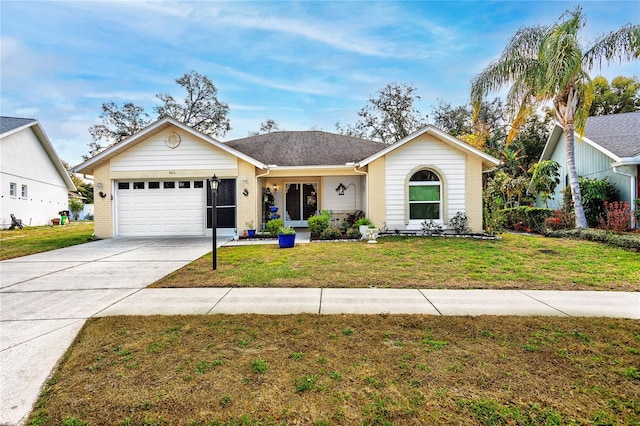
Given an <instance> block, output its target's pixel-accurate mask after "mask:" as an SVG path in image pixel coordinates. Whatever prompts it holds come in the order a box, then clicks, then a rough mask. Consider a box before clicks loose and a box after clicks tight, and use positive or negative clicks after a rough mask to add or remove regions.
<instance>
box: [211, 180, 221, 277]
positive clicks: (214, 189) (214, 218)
mask: <svg viewBox="0 0 640 426" xmlns="http://www.w3.org/2000/svg"><path fill="white" fill-rule="evenodd" d="M218 185H220V179H218V177H217V176H216V175H215V174H214V175H213V177H212V178H211V179H209V186H210V187H211V241H212V244H213V250H212V256H211V257H212V260H211V268H212V269H213V270H214V271H215V270H216V269H217V268H218V259H217V257H218V256H217V253H216V248H217V247H216V228H217V226H218V224H217V222H218V215H217V212H216V209H217V207H218V206H217V204H218Z"/></svg>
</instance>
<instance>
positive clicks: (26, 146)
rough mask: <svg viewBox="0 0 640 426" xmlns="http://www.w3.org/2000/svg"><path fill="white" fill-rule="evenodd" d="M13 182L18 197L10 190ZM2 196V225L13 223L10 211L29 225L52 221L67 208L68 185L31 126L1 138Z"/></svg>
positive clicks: (3, 226) (0, 213)
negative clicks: (13, 195)
mask: <svg viewBox="0 0 640 426" xmlns="http://www.w3.org/2000/svg"><path fill="white" fill-rule="evenodd" d="M11 182H14V183H15V184H16V187H17V194H16V196H15V197H12V196H11V195H10V193H9V188H10V184H11ZM23 185H26V187H27V196H26V197H22V193H21V190H22V186H23ZM0 197H1V198H0V199H1V201H2V202H1V203H0V218H1V219H0V220H1V224H0V226H1V227H2V228H6V227H8V226H9V225H10V224H11V217H10V214H11V213H13V214H14V215H15V216H16V217H17V218H19V219H22V221H23V222H24V223H25V224H26V225H31V226H38V225H47V224H51V219H53V218H55V217H59V216H58V212H59V211H60V210H66V209H67V206H68V201H67V200H68V189H67V185H66V184H65V182H64V180H63V179H62V177H61V176H60V174H59V173H58V170H57V169H56V168H55V166H54V165H53V164H52V162H51V159H50V158H49V156H48V154H47V152H46V151H45V149H44V148H43V147H42V144H41V143H40V141H39V140H38V138H37V137H36V135H35V133H34V132H33V130H32V129H31V128H26V129H24V130H22V131H20V132H17V133H14V134H11V135H8V136H6V137H3V138H2V140H1V141H0Z"/></svg>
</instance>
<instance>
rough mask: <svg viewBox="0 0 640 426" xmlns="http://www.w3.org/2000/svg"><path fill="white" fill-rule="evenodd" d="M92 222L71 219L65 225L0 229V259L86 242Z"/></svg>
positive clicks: (90, 233) (90, 232)
mask: <svg viewBox="0 0 640 426" xmlns="http://www.w3.org/2000/svg"><path fill="white" fill-rule="evenodd" d="M92 235H93V222H84V221H83V222H76V221H72V222H71V223H70V224H69V225H65V226H35V227H25V228H23V229H13V230H11V231H9V230H2V231H0V260H5V259H13V258H15V257H20V256H27V255H29V254H35V253H40V252H43V251H49V250H55V249H58V248H62V247H69V246H74V245H77V244H82V243H86V242H87V241H89V240H90V239H91V236H92Z"/></svg>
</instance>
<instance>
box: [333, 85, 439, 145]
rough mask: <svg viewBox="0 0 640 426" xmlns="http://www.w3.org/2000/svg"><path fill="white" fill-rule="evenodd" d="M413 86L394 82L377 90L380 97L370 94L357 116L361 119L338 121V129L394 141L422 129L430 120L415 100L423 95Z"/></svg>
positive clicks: (387, 142)
mask: <svg viewBox="0 0 640 426" xmlns="http://www.w3.org/2000/svg"><path fill="white" fill-rule="evenodd" d="M416 91H417V89H416V88H415V87H413V86H410V85H406V84H399V83H391V84H388V85H387V86H385V87H384V88H383V89H381V90H379V91H378V96H377V97H375V98H374V97H371V98H369V103H368V104H367V105H365V107H364V108H362V109H361V110H360V111H358V116H360V120H358V122H357V123H356V124H355V125H354V126H350V125H346V126H344V127H343V126H342V125H341V124H340V123H339V122H338V123H336V129H337V130H338V132H339V133H342V134H345V135H349V136H354V137H361V138H367V139H371V140H378V141H381V142H384V143H386V144H392V143H394V142H397V141H399V140H400V139H402V138H405V137H407V136H409V135H410V134H411V133H413V132H415V131H416V130H419V129H420V128H421V127H423V126H425V125H426V123H427V117H426V115H423V114H422V113H421V112H420V111H419V110H418V109H417V108H416V107H415V106H414V103H415V102H416V101H417V100H419V99H420V96H418V94H417V93H416Z"/></svg>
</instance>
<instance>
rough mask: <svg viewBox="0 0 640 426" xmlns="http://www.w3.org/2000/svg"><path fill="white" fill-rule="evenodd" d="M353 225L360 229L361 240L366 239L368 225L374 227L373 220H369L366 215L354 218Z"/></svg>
mask: <svg viewBox="0 0 640 426" xmlns="http://www.w3.org/2000/svg"><path fill="white" fill-rule="evenodd" d="M354 226H357V227H358V230H359V231H360V238H361V239H363V240H366V239H367V230H368V229H369V228H370V227H374V228H375V226H374V225H373V222H371V220H369V219H367V218H366V217H361V218H360V219H358V220H356V222H355V223H354Z"/></svg>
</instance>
